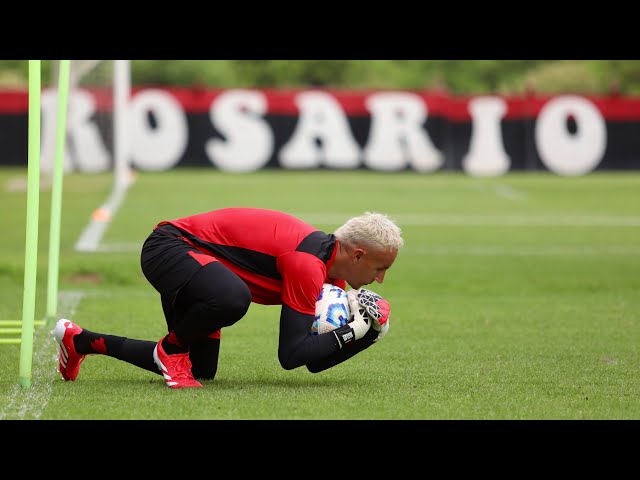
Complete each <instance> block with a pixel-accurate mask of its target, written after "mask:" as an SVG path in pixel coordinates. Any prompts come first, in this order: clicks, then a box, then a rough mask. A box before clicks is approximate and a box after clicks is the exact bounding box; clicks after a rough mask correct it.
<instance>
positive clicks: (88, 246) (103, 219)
mask: <svg viewBox="0 0 640 480" xmlns="http://www.w3.org/2000/svg"><path fill="white" fill-rule="evenodd" d="M134 180H135V177H134V176H131V177H130V178H128V179H127V181H124V182H122V183H119V184H118V185H116V186H115V187H114V189H113V191H112V192H111V195H110V196H109V198H108V199H107V201H106V202H105V203H103V204H102V205H101V206H100V207H98V208H97V209H96V210H94V211H93V214H92V215H91V221H90V222H89V224H88V225H87V226H86V227H85V229H84V230H83V232H82V233H81V234H80V237H79V238H78V240H77V241H76V244H75V249H76V250H77V251H79V252H95V251H98V250H99V249H100V242H101V241H102V236H103V235H104V232H105V231H106V230H107V227H108V226H109V223H110V222H111V219H112V218H113V217H114V215H115V214H116V212H117V211H118V209H119V208H120V205H121V204H122V202H123V201H124V199H125V196H126V194H127V190H129V187H130V186H131V185H132V184H133V182H134Z"/></svg>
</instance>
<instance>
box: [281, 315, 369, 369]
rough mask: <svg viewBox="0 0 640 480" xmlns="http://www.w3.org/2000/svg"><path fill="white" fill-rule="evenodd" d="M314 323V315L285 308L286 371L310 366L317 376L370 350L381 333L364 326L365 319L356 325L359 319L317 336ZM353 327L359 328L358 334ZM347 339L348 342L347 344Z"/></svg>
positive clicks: (283, 345) (283, 362)
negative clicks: (312, 328)
mask: <svg viewBox="0 0 640 480" xmlns="http://www.w3.org/2000/svg"><path fill="white" fill-rule="evenodd" d="M313 321H314V316H313V315H305V314H304V313H300V312H298V311H296V310H294V309H293V308H291V307H289V306H287V305H284V304H283V305H282V311H281V313H280V338H279V344H278V360H279V361H280V365H282V368H284V369H285V370H291V369H294V368H297V367H300V366H302V365H307V369H308V370H309V371H310V372H313V373H317V372H320V371H322V370H326V369H327V368H330V367H332V366H334V365H337V364H339V363H341V362H344V361H345V360H347V359H348V358H351V357H353V356H354V355H355V354H356V353H358V352H361V351H362V350H364V349H365V348H367V347H369V346H370V345H371V344H372V343H373V341H374V340H375V339H376V338H377V336H378V332H376V331H375V330H374V329H373V328H369V327H370V324H365V323H362V320H360V323H358V324H356V323H355V322H357V321H358V320H353V321H352V322H350V323H348V324H347V325H344V326H343V327H340V328H338V329H336V330H333V331H331V332H327V333H324V334H322V335H313V334H312V333H311V325H312V323H313ZM352 327H353V328H356V329H358V332H357V334H356V332H354V330H353V328H352ZM365 329H366V333H364V332H365ZM345 337H347V338H348V340H346V341H345V340H344V338H345ZM361 337H362V338H361ZM338 338H341V339H343V340H342V341H340V340H338Z"/></svg>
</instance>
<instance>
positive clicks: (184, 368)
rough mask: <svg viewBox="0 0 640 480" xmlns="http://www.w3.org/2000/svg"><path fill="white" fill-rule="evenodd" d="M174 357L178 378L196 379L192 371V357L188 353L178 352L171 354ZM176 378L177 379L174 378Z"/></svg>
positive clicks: (174, 366)
mask: <svg viewBox="0 0 640 480" xmlns="http://www.w3.org/2000/svg"><path fill="white" fill-rule="evenodd" d="M171 357H173V358H174V362H173V368H174V372H175V375H176V376H177V377H178V378H182V379H188V380H194V378H193V374H192V373H191V367H192V364H191V359H190V358H189V354H188V353H178V354H174V355H171ZM174 380H175V379H174Z"/></svg>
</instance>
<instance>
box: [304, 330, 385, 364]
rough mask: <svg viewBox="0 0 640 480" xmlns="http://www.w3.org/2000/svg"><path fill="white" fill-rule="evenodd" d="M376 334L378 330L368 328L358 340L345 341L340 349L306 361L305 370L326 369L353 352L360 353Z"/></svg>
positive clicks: (367, 346)
mask: <svg viewBox="0 0 640 480" xmlns="http://www.w3.org/2000/svg"><path fill="white" fill-rule="evenodd" d="M377 336H378V332H376V331H375V330H374V329H373V328H370V329H369V331H368V332H367V333H365V335H364V337H362V338H361V339H360V340H356V341H355V342H352V343H347V344H346V345H345V346H344V348H343V349H342V350H338V351H337V352H335V353H334V354H332V355H329V356H328V357H325V358H321V359H320V360H316V361H314V362H310V363H308V364H307V370H309V371H310V372H311V373H318V372H321V371H323V370H326V369H327V368H331V367H334V366H336V365H338V364H339V363H342V362H344V361H345V360H348V359H350V358H351V357H353V356H354V355H355V354H357V353H360V352H361V351H363V350H365V349H366V348H369V347H370V346H371V345H373V341H374V340H375V339H376V337H377Z"/></svg>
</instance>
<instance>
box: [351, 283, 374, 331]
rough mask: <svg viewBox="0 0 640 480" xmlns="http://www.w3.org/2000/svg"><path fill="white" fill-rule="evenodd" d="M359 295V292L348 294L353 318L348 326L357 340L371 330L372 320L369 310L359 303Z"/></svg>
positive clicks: (352, 291) (353, 291)
mask: <svg viewBox="0 0 640 480" xmlns="http://www.w3.org/2000/svg"><path fill="white" fill-rule="evenodd" d="M357 293H358V290H349V291H348V292H347V299H348V300H349V311H350V312H351V317H352V319H351V320H349V323H348V324H347V325H349V326H350V327H351V328H352V329H353V334H354V336H355V340H360V339H361V338H362V337H364V335H365V334H366V333H367V332H368V331H369V328H371V320H370V319H369V315H368V314H367V310H366V309H365V308H364V307H363V306H362V305H361V304H360V302H358V297H357Z"/></svg>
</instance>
